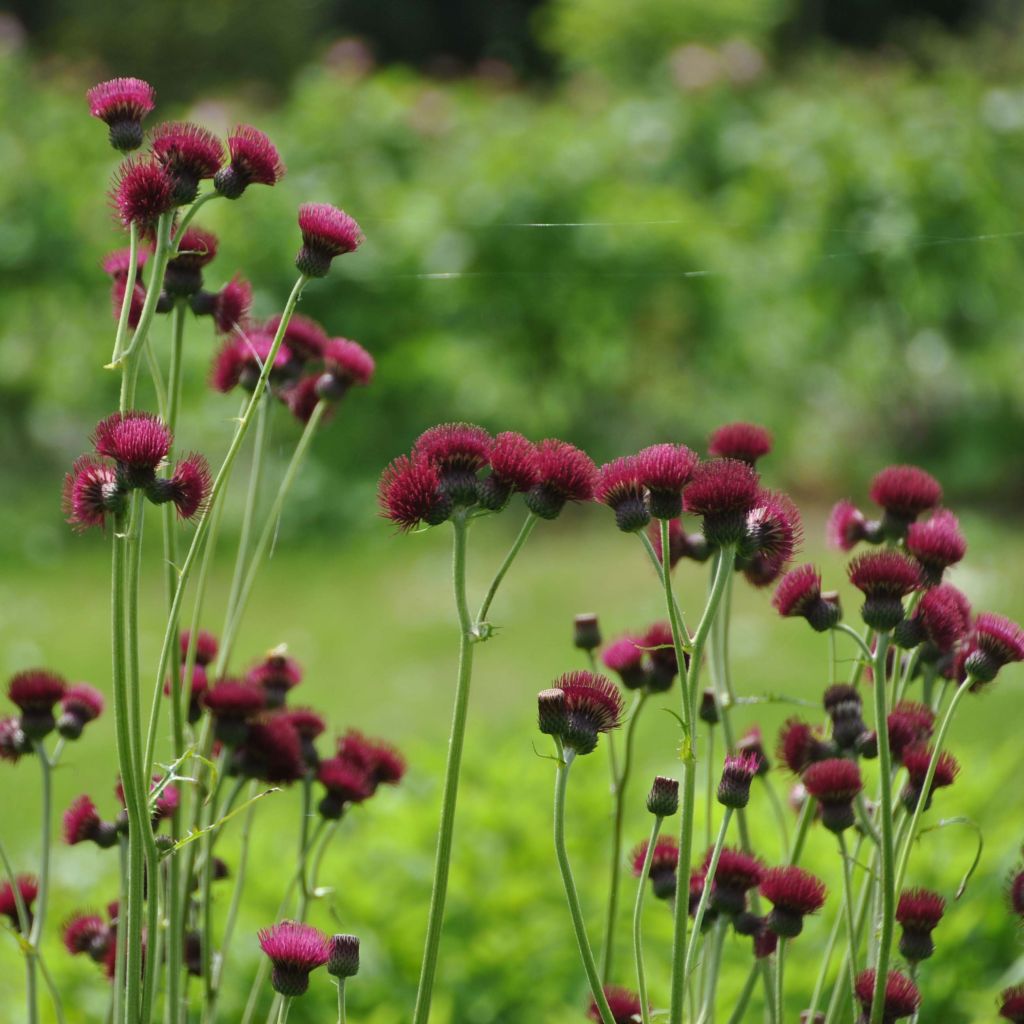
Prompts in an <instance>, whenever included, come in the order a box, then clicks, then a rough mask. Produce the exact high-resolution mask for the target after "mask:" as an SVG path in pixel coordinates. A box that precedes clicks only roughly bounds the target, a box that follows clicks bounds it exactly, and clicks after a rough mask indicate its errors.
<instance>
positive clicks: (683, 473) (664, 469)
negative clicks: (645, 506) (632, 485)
mask: <svg viewBox="0 0 1024 1024" xmlns="http://www.w3.org/2000/svg"><path fill="white" fill-rule="evenodd" d="M699 462H700V458H699V456H698V455H697V453H696V452H692V451H690V449H689V448H687V447H686V445H684V444H655V445H651V446H650V447H649V448H644V450H643V451H641V452H640V453H639V454H638V455H637V457H636V465H637V470H638V472H639V475H640V482H641V483H642V484H643V485H644V486H645V487H646V488H647V490H648V491H649V492H650V508H651V515H653V516H654V517H656V518H657V519H675V518H677V517H678V516H679V514H680V512H682V510H683V488H684V487H685V486H686V485H687V484H688V483H689V482H690V479H691V478H692V476H693V473H694V470H695V469H696V468H697V465H698V464H699Z"/></svg>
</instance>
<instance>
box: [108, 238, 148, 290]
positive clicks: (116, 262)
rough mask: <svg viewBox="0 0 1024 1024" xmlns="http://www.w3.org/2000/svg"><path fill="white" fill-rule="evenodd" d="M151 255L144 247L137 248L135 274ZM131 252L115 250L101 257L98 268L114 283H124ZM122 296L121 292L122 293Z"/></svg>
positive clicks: (130, 264) (130, 265) (125, 249)
mask: <svg viewBox="0 0 1024 1024" xmlns="http://www.w3.org/2000/svg"><path fill="white" fill-rule="evenodd" d="M151 255H152V253H151V252H150V251H149V249H148V248H147V247H146V246H139V247H138V248H137V249H136V251H135V270H136V273H139V272H141V270H142V268H143V267H144V266H145V265H146V263H147V262H148V261H149V257H150V256H151ZM131 261H132V251H131V249H130V248H128V247H124V248H121V249H115V250H114V251H113V252H109V253H107V255H106V256H104V257H103V262H102V263H101V264H100V266H101V267H102V268H103V273H104V274H108V275H109V276H110V277H112V278H113V279H114V280H115V281H118V280H120V281H124V280H126V279H127V277H128V272H129V271H130V270H131V268H132V262H131ZM122 294H123V292H122Z"/></svg>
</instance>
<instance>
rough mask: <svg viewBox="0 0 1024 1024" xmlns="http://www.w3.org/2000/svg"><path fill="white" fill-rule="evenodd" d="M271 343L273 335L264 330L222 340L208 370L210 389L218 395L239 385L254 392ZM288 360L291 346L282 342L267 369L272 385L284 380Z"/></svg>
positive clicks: (287, 370) (289, 362)
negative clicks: (217, 392) (268, 369)
mask: <svg viewBox="0 0 1024 1024" xmlns="http://www.w3.org/2000/svg"><path fill="white" fill-rule="evenodd" d="M273 345H274V336H273V335H272V334H268V333H266V332H265V331H250V332H249V333H247V334H245V335H243V336H242V337H234V338H227V339H225V341H224V343H223V344H222V345H221V347H220V348H219V349H218V350H217V354H216V355H215V356H214V359H213V365H212V367H211V369H210V384H211V386H212V387H213V389H214V390H215V391H219V392H221V394H227V393H228V392H229V391H233V390H234V389H235V388H236V387H239V386H240V387H242V388H243V389H244V390H246V391H250V392H251V391H254V390H255V388H256V385H257V383H258V382H259V379H260V374H261V372H262V369H263V366H264V364H265V363H266V361H267V359H269V358H270V352H271V349H272V348H273ZM292 362H293V356H292V351H291V349H290V348H289V347H288V346H287V345H285V344H283V343H282V344H281V345H280V346H279V348H278V350H277V352H276V354H275V355H274V362H273V365H272V366H271V369H270V377H269V383H270V385H271V386H272V387H274V386H278V385H280V384H281V383H282V381H284V380H286V379H287V377H288V376H289V372H290V370H291V367H292Z"/></svg>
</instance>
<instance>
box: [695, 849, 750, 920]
mask: <svg viewBox="0 0 1024 1024" xmlns="http://www.w3.org/2000/svg"><path fill="white" fill-rule="evenodd" d="M712 852H713V851H712V850H708V852H707V854H706V855H705V857H704V864H703V870H704V871H705V872H707V871H708V870H710V867H711V855H712ZM764 872H765V866H764V865H763V864H762V863H761V861H759V860H758V859H757V857H754V856H751V855H750V854H749V853H746V852H745V851H743V850H738V849H733V848H731V847H728V846H726V847H723V848H722V853H721V855H720V857H719V859H718V867H717V868H716V869H715V876H714V878H713V879H712V884H711V897H710V900H711V904H710V905H711V907H712V908H714V909H715V910H717V911H718V912H719V913H721V914H730V915H735V914H741V913H743V911H744V910H746V907H747V893H748V892H749V891H750V890H751V889H756V888H757V887H758V886H759V885H760V884H761V880H762V879H763V878H764Z"/></svg>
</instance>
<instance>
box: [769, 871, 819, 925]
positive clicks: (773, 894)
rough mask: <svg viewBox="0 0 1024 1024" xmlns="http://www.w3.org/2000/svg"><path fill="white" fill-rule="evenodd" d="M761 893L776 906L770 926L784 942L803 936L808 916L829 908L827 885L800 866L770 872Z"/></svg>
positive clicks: (772, 912) (770, 915)
mask: <svg viewBox="0 0 1024 1024" xmlns="http://www.w3.org/2000/svg"><path fill="white" fill-rule="evenodd" d="M760 892H761V895H762V896H763V897H764V898H765V899H766V900H768V902H769V903H771V904H772V911H771V913H770V914H769V915H768V926H769V927H770V928H771V930H772V931H773V932H774V933H775V934H776V935H778V936H779V937H780V938H783V939H792V938H795V937H796V936H797V935H799V934H800V932H801V931H803V919H804V917H806V916H807V915H808V914H814V913H816V912H817V911H819V910H821V908H822V907H823V906H824V905H825V892H826V890H825V884H824V883H823V882H822V881H821V879H819V878H817V877H815V876H814V875H812V874H811V873H810V872H809V871H805V870H804V869H803V868H799V867H797V866H796V865H789V866H786V867H780V868H771V869H770V870H768V871H766V872H765V875H764V878H763V879H762V880H761V886H760Z"/></svg>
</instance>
